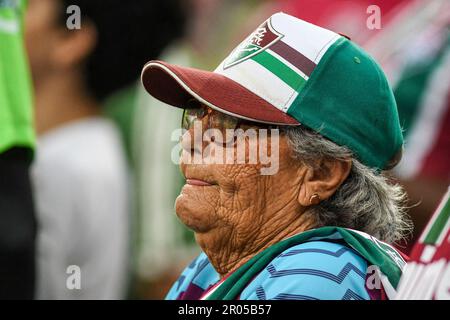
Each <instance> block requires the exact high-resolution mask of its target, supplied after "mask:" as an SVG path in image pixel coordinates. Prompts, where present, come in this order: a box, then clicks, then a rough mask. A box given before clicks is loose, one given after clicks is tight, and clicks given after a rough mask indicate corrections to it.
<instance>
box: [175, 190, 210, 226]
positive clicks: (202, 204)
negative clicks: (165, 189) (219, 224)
mask: <svg viewBox="0 0 450 320" xmlns="http://www.w3.org/2000/svg"><path fill="white" fill-rule="evenodd" d="M183 190H184V188H183ZM175 211H176V213H177V216H178V218H179V219H180V221H181V222H182V223H183V224H184V225H185V226H186V227H188V228H189V229H191V230H193V231H194V232H196V233H204V232H207V231H209V230H211V228H212V227H213V224H214V218H213V217H214V212H211V211H212V207H211V202H210V201H207V200H206V199H205V200H202V199H200V198H199V197H193V196H192V195H190V194H189V193H185V192H183V191H182V192H181V194H180V195H179V196H178V198H177V200H176V202H175Z"/></svg>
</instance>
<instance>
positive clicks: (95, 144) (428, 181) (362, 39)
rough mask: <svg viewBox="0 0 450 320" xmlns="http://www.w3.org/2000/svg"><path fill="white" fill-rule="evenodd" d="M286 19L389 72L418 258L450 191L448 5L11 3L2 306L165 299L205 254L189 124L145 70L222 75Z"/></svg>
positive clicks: (1, 170) (405, 1)
mask: <svg viewBox="0 0 450 320" xmlns="http://www.w3.org/2000/svg"><path fill="white" fill-rule="evenodd" d="M71 5H76V6H78V8H79V9H80V12H79V13H80V22H81V24H80V26H81V29H77V28H75V29H72V28H71V26H76V21H77V20H76V16H73V14H75V15H76V14H77V11H76V8H75V9H74V8H73V7H70V6H71ZM278 11H283V12H286V13H288V14H291V15H294V16H297V17H299V18H301V19H304V20H306V21H308V22H311V23H314V24H317V25H320V26H323V27H326V28H329V29H331V30H333V31H335V32H339V33H341V34H343V35H346V36H347V37H349V38H351V39H352V41H354V42H355V43H357V44H359V45H360V46H362V47H363V48H365V49H366V50H367V51H368V52H369V53H370V54H372V55H373V56H374V57H375V58H376V60H377V61H378V62H379V63H380V64H381V65H382V67H383V69H384V70H385V71H386V73H387V75H388V78H389V80H390V82H391V85H392V87H393V88H394V93H395V96H396V99H397V103H398V108H399V114H400V121H401V124H402V126H403V128H404V135H405V141H406V144H405V150H404V155H403V160H402V162H401V164H400V165H399V166H398V167H397V168H396V169H395V170H394V171H393V172H390V173H389V174H390V176H392V179H393V180H394V181H398V182H399V183H401V184H402V185H403V186H404V187H405V189H406V191H407V192H408V196H409V203H408V205H409V206H410V214H411V216H412V218H413V221H414V224H415V233H414V237H413V238H411V239H409V240H405V242H404V243H400V244H397V245H398V247H399V248H400V249H401V250H402V251H404V252H406V253H407V252H408V250H409V249H410V247H411V245H412V244H413V243H414V241H415V238H416V237H417V236H418V235H419V234H420V233H421V231H422V229H423V227H424V225H425V223H426V222H427V220H428V219H429V217H430V216H431V214H432V213H433V210H434V209H435V207H436V206H437V204H438V202H439V200H440V198H441V197H442V196H443V194H444V192H445V191H446V189H447V186H448V185H449V183H450V97H449V94H450V32H449V26H450V2H449V1H446V0H430V1H429V0H383V1H381V0H367V1H366V0H265V1H264V0H258V1H256V0H164V1H162V0H128V1H120V0H107V1H100V0H70V1H69V0H28V1H25V0H0V266H1V267H0V298H28V299H29V298H37V299H162V298H164V296H165V294H166V293H167V292H168V290H169V288H170V286H171V285H172V284H173V282H174V281H175V280H176V278H177V277H178V275H179V273H180V272H181V270H182V269H183V268H184V267H185V266H186V265H187V264H188V263H189V262H190V261H191V260H192V259H193V258H194V257H195V256H196V255H197V254H198V253H199V248H198V246H197V245H196V244H195V240H194V237H193V234H192V232H191V231H189V230H187V229H186V228H185V227H184V226H183V225H182V224H181V223H180V222H179V221H178V220H177V218H176V215H175V212H174V201H175V198H176V196H177V195H178V193H179V191H180V189H181V187H182V185H183V179H182V176H181V174H180V171H179V169H178V167H177V166H176V165H175V164H173V162H172V161H171V152H172V148H173V147H174V146H175V144H176V143H177V141H171V135H172V132H173V131H174V130H175V129H177V128H179V123H180V120H181V113H180V111H179V110H175V109H174V108H167V107H165V106H164V105H163V104H162V103H160V102H158V101H156V100H155V99H153V98H152V97H150V96H149V95H148V94H146V93H145V92H144V90H143V89H142V88H141V86H140V84H139V77H140V71H141V69H142V67H143V65H144V64H145V63H146V62H147V61H148V60H151V59H161V60H165V61H168V62H170V63H175V64H181V65H184V66H192V67H196V68H201V69H207V70H213V69H214V68H215V67H216V66H217V65H218V64H219V63H220V61H222V60H223V58H225V56H227V55H228V53H229V52H230V50H232V49H233V48H234V47H235V46H236V45H237V44H239V43H240V42H241V41H242V40H243V39H244V38H245V37H246V36H247V35H248V34H249V33H250V32H252V31H253V30H254V29H255V28H256V27H257V26H258V25H259V24H261V23H262V22H263V21H264V20H265V19H267V17H269V16H270V15H271V14H273V13H275V12H278ZM74 19H75V20H74ZM14 26H15V27H14ZM14 68H15V69H14ZM2 95H3V97H2ZM19 98H20V99H19ZM19 109H20V110H19ZM18 110H19V111H18ZM6 128H11V130H9V131H7V130H6ZM23 128H25V129H23ZM21 130H23V131H21ZM11 132H12V133H11ZM18 164H20V166H18ZM19 181H20V183H19ZM19 235H20V236H19ZM69 266H78V267H79V270H80V271H81V289H80V290H78V289H76V288H75V289H73V288H72V289H73V290H70V289H68V287H70V283H68V281H69V280H70V281H72V280H73V279H69V278H70V276H72V275H73V274H72V271H70V270H68V267H69ZM68 279H69V280H68ZM72 284H73V285H75V286H76V279H75V280H74V282H73V283H72Z"/></svg>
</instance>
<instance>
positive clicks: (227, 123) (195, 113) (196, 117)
mask: <svg viewBox="0 0 450 320" xmlns="http://www.w3.org/2000/svg"><path fill="white" fill-rule="evenodd" d="M205 117H208V119H207V122H206V129H218V130H220V132H221V135H217V136H216V135H214V136H213V137H212V138H213V139H212V141H214V142H217V143H223V144H225V143H229V142H231V141H233V140H234V139H235V138H236V137H235V135H234V130H236V129H238V128H240V127H242V128H243V129H244V128H261V127H264V128H273V127H276V126H272V125H262V124H260V123H256V122H252V121H247V120H243V119H239V118H236V117H233V116H229V115H227V114H225V113H222V112H218V111H215V110H213V109H211V108H208V107H206V106H205V105H203V104H202V103H200V102H199V101H198V100H194V99H191V100H189V101H188V102H187V104H186V106H184V112H183V118H182V121H181V127H182V128H183V129H186V130H190V129H192V128H193V127H194V123H195V121H202V123H203V127H202V128H203V129H205V128H204V120H205ZM230 130H232V132H231V134H230V133H229V132H230ZM227 131H228V134H227Z"/></svg>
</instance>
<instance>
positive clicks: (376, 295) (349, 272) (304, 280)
mask: <svg viewBox="0 0 450 320" xmlns="http://www.w3.org/2000/svg"><path fill="white" fill-rule="evenodd" d="M370 276H371V274H370V272H368V263H367V261H366V260H365V259H364V258H363V257H361V256H360V255H359V254H358V253H357V252H356V251H354V250H353V249H351V248H350V247H348V246H346V245H344V244H342V243H340V242H331V241H310V242H305V243H302V244H298V245H296V246H293V247H291V248H289V249H287V250H285V251H284V252H282V253H281V254H279V255H278V256H277V257H276V258H275V259H273V260H272V261H271V263H269V264H268V265H267V266H266V268H265V269H263V270H262V271H261V272H260V273H259V274H258V275H257V276H256V277H255V278H254V279H253V280H252V281H251V282H250V283H249V284H248V285H247V287H246V288H245V289H244V290H243V291H242V292H241V294H240V297H239V299H240V300H371V299H383V298H384V291H383V289H382V287H381V288H378V289H369V288H368V286H367V285H366V284H367V282H368V281H367V279H368V278H369V277H370ZM219 280H220V277H219V274H218V273H217V272H216V271H215V270H214V268H213V266H212V265H211V263H210V262H209V260H208V258H207V256H206V254H205V253H201V254H200V255H199V256H198V257H197V258H196V259H195V260H194V261H193V262H192V263H191V264H190V265H189V266H188V267H187V268H186V269H185V270H184V271H183V273H182V274H181V276H180V277H179V278H178V280H177V281H176V282H175V284H174V285H173V286H172V288H171V290H170V291H169V293H168V294H167V296H166V299H167V300H175V299H177V300H196V299H200V298H201V297H202V296H203V295H204V294H205V292H207V291H208V289H210V288H211V287H212V286H214V285H215V284H216V283H217V282H219Z"/></svg>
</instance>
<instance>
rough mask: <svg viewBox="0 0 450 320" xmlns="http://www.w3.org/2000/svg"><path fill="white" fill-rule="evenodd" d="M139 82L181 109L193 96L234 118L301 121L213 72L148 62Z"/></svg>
mask: <svg viewBox="0 0 450 320" xmlns="http://www.w3.org/2000/svg"><path fill="white" fill-rule="evenodd" d="M141 80H142V84H143V85H144V87H145V89H146V90H147V91H148V93H150V94H151V95H152V96H153V97H155V98H156V99H158V100H161V101H163V102H165V103H167V104H170V105H172V106H175V107H180V108H183V106H184V105H186V102H187V101H188V100H189V99H191V98H195V99H197V100H198V101H200V102H202V103H204V104H205V105H207V106H208V107H210V108H212V109H215V110H217V111H220V112H223V113H226V114H228V115H231V116H235V117H237V118H241V119H245V120H250V121H255V122H261V123H267V124H276V125H294V126H295V125H299V124H300V123H299V122H298V121H297V120H295V119H294V118H292V117H291V116H289V115H287V114H286V113H284V112H282V111H281V110H279V109H277V108H276V107H275V106H273V105H272V104H270V103H268V102H267V101H266V100H264V99H262V98H260V97H259V96H257V95H256V94H254V93H253V92H251V91H249V90H247V89H246V88H244V87H243V86H242V85H240V84H239V83H237V82H235V81H233V80H231V79H229V78H227V77H225V76H223V75H221V74H218V73H214V72H209V71H203V70H198V69H194V68H186V67H180V66H176V65H172V64H169V63H166V62H163V61H150V62H148V63H147V64H146V65H145V67H144V69H143V70H142V76H141Z"/></svg>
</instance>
